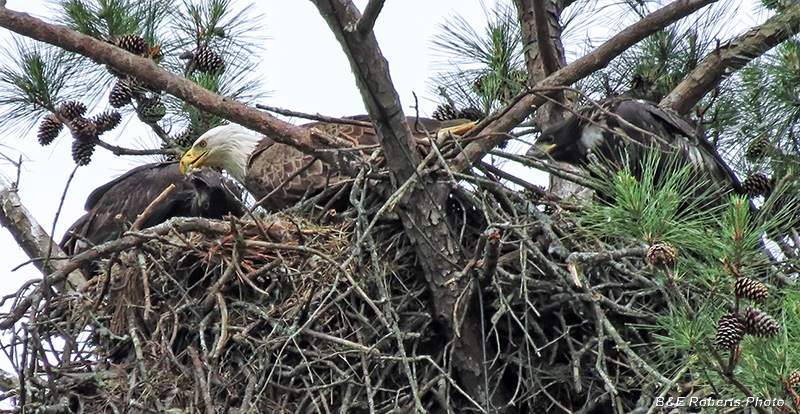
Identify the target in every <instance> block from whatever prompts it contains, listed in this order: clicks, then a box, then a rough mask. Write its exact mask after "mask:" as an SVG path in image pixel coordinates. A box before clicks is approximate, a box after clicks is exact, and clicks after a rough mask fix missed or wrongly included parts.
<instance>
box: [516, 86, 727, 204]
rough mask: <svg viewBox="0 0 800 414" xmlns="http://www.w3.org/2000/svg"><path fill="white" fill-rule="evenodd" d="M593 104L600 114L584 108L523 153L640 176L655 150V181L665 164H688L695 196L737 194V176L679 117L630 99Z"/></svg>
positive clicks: (588, 107)
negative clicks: (626, 170) (693, 176)
mask: <svg viewBox="0 0 800 414" xmlns="http://www.w3.org/2000/svg"><path fill="white" fill-rule="evenodd" d="M598 105H599V106H600V107H601V108H603V110H600V109H598V108H597V107H595V106H594V105H590V106H586V107H583V108H580V109H578V110H577V111H576V112H577V114H573V115H571V116H569V117H568V118H566V119H565V120H563V121H562V122H560V123H558V124H556V125H553V126H552V127H550V128H547V129H546V130H545V131H543V132H542V135H541V136H540V137H539V139H538V140H537V141H536V144H535V145H534V146H533V147H531V149H530V150H529V151H528V155H530V156H533V157H536V158H540V159H552V160H555V161H559V162H565V163H569V164H572V165H575V166H578V167H587V166H589V165H590V164H591V162H592V161H593V160H597V161H599V162H601V163H603V164H604V165H606V166H609V167H610V168H611V169H612V170H614V171H617V170H622V169H624V168H626V167H627V168H629V169H630V171H631V173H632V174H633V175H634V176H636V177H637V178H641V175H642V168H643V166H642V162H643V160H645V159H646V156H647V153H648V151H652V150H653V149H655V150H658V152H659V153H660V154H659V155H660V156H659V164H658V167H657V171H656V178H658V177H663V174H666V173H667V172H666V166H667V165H669V163H670V162H674V163H676V164H677V167H679V168H680V167H683V166H685V165H687V164H688V165H691V166H692V169H693V171H696V173H697V175H696V180H697V183H698V192H697V194H700V193H701V192H704V191H705V190H709V189H710V190H713V191H721V192H723V193H726V194H727V193H731V192H734V193H737V194H741V193H742V187H741V184H740V182H739V180H738V179H737V177H736V175H735V174H734V173H733V171H731V169H730V168H729V167H728V166H727V164H725V162H724V161H723V160H722V158H720V156H719V154H717V152H716V151H715V150H714V147H713V146H712V145H711V144H710V143H708V141H707V140H706V139H705V137H704V136H703V135H702V134H701V133H699V132H698V131H697V130H696V129H695V128H694V127H693V126H692V125H691V124H690V123H689V122H687V121H686V120H685V119H684V118H682V117H681V116H679V115H678V114H675V113H673V112H671V111H669V110H666V109H663V108H660V107H659V106H657V105H656V104H654V103H652V102H647V101H641V100H635V99H624V98H612V99H607V100H604V101H600V102H598ZM619 118H621V119H622V120H623V121H625V122H623V121H621V120H620V119H619ZM628 124H630V125H628ZM637 128H638V129H637ZM612 131H613V132H612Z"/></svg>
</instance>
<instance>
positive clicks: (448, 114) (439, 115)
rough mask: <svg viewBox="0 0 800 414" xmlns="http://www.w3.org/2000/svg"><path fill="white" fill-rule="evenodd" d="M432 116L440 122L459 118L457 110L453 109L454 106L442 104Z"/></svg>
mask: <svg viewBox="0 0 800 414" xmlns="http://www.w3.org/2000/svg"><path fill="white" fill-rule="evenodd" d="M431 116H433V118H434V119H438V120H439V121H449V120H451V119H456V118H458V112H457V111H456V108H453V105H450V104H441V105H439V106H437V107H436V109H434V110H433V114H431Z"/></svg>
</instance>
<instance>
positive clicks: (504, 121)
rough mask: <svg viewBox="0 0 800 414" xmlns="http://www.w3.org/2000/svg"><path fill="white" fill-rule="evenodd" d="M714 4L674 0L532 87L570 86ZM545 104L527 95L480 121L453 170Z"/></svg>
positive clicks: (482, 152) (498, 141) (464, 165)
mask: <svg viewBox="0 0 800 414" xmlns="http://www.w3.org/2000/svg"><path fill="white" fill-rule="evenodd" d="M714 1H715V0H677V1H675V2H672V3H670V4H669V5H667V6H665V7H662V8H661V9H658V10H656V11H655V12H653V13H650V14H649V15H647V16H645V17H644V18H643V19H642V20H640V21H638V22H636V23H634V24H633V25H631V26H629V27H627V28H625V29H624V30H622V31H621V32H620V33H618V34H617V35H615V36H614V37H612V38H611V39H609V40H608V41H606V42H605V43H603V44H602V45H600V46H598V47H597V49H595V50H593V51H592V52H589V53H588V54H586V55H585V56H583V57H582V58H580V59H578V60H576V61H575V62H573V63H571V64H570V65H568V66H566V67H564V68H563V69H561V70H559V71H557V72H556V73H553V74H552V75H550V76H548V77H547V78H546V79H543V80H542V81H540V82H538V83H537V84H536V85H535V87H536V88H541V89H543V90H544V89H547V88H552V87H561V86H567V85H571V84H573V83H575V82H577V81H578V80H580V79H582V78H584V77H586V76H588V75H589V74H591V73H592V72H595V71H597V70H599V69H602V68H603V67H605V66H606V65H608V63H609V62H611V60H612V59H614V58H615V57H617V56H619V54H621V53H622V52H624V51H625V50H627V49H628V48H630V47H631V46H633V45H634V44H636V43H637V42H639V41H641V40H642V39H644V38H645V37H647V36H649V35H651V34H653V33H655V32H657V31H658V30H661V29H662V28H663V27H665V26H667V25H669V24H671V23H673V22H675V21H677V20H679V19H681V18H683V17H686V16H688V15H689V14H691V13H693V12H695V11H697V10H698V9H700V8H701V7H703V6H706V5H708V4H710V3H713V2H714ZM544 102H545V99H544V98H542V97H541V96H539V95H535V94H527V95H524V96H522V97H520V99H518V100H517V101H516V102H515V103H514V104H512V105H510V106H508V107H506V108H504V109H503V110H501V111H500V112H499V113H498V114H497V115H495V116H492V117H489V118H487V119H486V120H484V121H483V122H481V124H479V125H478V126H477V128H475V130H473V131H471V133H470V135H473V136H475V135H479V136H480V137H479V139H477V140H475V141H473V142H472V143H470V144H469V145H467V147H466V148H465V149H464V152H463V153H461V154H459V156H458V157H456V158H455V159H454V160H453V164H452V168H453V169H455V170H460V171H463V170H466V169H468V168H470V166H471V165H472V164H473V163H474V162H476V161H477V160H479V159H481V158H483V156H485V155H486V154H487V153H488V152H489V151H490V150H491V149H492V148H494V147H496V146H497V145H499V144H501V143H503V142H504V141H505V140H506V139H508V132H509V131H510V130H511V129H512V128H514V127H515V126H517V125H519V124H520V123H522V121H524V120H525V118H527V117H528V116H530V115H531V114H532V113H533V112H534V111H536V110H537V108H538V107H540V106H541V105H542V104H543V103H544Z"/></svg>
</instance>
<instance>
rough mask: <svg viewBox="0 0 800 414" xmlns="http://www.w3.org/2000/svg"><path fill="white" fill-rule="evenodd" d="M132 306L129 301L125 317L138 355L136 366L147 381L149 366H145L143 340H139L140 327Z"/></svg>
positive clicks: (129, 334)
mask: <svg viewBox="0 0 800 414" xmlns="http://www.w3.org/2000/svg"><path fill="white" fill-rule="evenodd" d="M131 307H132V306H131V304H130V303H129V304H128V306H126V309H125V319H126V322H127V325H128V336H130V337H131V342H133V349H134V353H135V355H136V363H137V365H136V366H137V367H138V368H139V373H140V374H141V375H142V380H144V381H147V378H148V376H147V367H146V366H145V362H144V353H143V352H142V341H140V340H139V335H138V334H137V331H138V329H136V321H135V320H134V319H133V312H132V311H131Z"/></svg>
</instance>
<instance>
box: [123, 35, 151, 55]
mask: <svg viewBox="0 0 800 414" xmlns="http://www.w3.org/2000/svg"><path fill="white" fill-rule="evenodd" d="M117 47H119V48H120V49H124V50H127V51H128V52H130V53H133V54H134V55H144V54H145V53H146V52H147V51H148V49H149V48H148V47H147V42H145V40H144V39H143V38H142V37H141V36H139V35H135V34H128V35H124V36H120V37H119V39H117Z"/></svg>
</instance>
